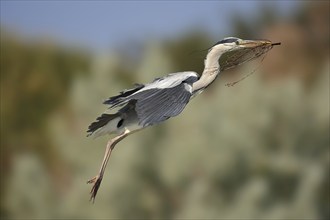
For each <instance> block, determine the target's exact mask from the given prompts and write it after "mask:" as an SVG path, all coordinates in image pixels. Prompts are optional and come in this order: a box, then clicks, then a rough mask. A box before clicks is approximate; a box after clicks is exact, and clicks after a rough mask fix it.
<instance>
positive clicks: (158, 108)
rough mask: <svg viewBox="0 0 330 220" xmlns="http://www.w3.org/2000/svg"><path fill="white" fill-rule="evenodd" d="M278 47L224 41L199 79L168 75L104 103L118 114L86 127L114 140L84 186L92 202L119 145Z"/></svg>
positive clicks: (104, 116) (263, 42)
mask: <svg viewBox="0 0 330 220" xmlns="http://www.w3.org/2000/svg"><path fill="white" fill-rule="evenodd" d="M280 44H281V43H272V42H271V41H269V40H242V39H239V38H236V37H228V38H224V39H223V40H221V41H219V42H217V43H216V44H214V45H213V46H212V47H211V48H210V49H209V50H208V53H207V55H206V58H205V60H204V71H203V73H202V75H201V76H199V75H198V74H197V73H195V72H192V71H187V72H178V73H171V74H168V75H166V76H164V77H161V78H156V79H155V80H154V81H152V82H151V83H148V84H136V85H135V87H134V88H132V89H128V90H124V91H122V92H120V94H119V95H116V96H113V97H110V98H109V99H107V100H105V101H104V104H106V105H108V106H109V109H117V111H116V112H115V113H113V114H108V113H104V114H102V115H101V116H99V117H98V118H97V119H96V121H95V122H93V123H92V124H91V125H90V126H89V127H88V131H87V132H88V136H92V137H94V138H95V137H99V136H102V135H106V134H115V136H114V137H113V138H111V139H110V140H109V141H108V143H107V146H106V151H105V154H104V158H103V161H102V164H101V167H100V170H99V173H98V174H97V175H96V176H95V177H93V178H92V179H90V180H88V182H87V183H89V184H93V187H92V189H91V192H90V193H91V197H90V199H91V201H93V202H94V201H95V197H96V194H97V192H98V189H99V187H100V185H101V182H102V179H103V175H104V171H105V168H106V166H107V163H108V161H109V158H110V155H111V152H112V151H113V149H114V147H115V146H116V144H117V143H118V142H120V141H121V140H123V139H124V138H125V137H127V136H128V135H130V134H132V133H134V132H137V131H139V130H142V129H144V128H146V127H149V126H152V125H155V124H159V123H161V122H163V121H165V120H167V119H169V118H171V117H175V116H177V115H179V114H180V113H181V112H182V111H183V109H184V108H185V107H186V105H187V104H188V102H189V101H190V100H191V99H192V98H193V97H195V96H196V95H198V94H200V93H201V92H202V91H204V90H205V89H206V88H207V87H208V86H209V85H211V84H212V82H214V80H215V79H216V78H217V76H218V75H219V73H220V72H221V71H224V70H227V69H230V68H233V67H236V66H238V65H241V64H243V63H245V62H248V61H250V60H253V59H255V58H257V57H260V56H262V55H263V54H266V53H267V52H268V51H269V50H270V49H272V48H273V46H275V45H280ZM223 57H224V58H225V59H222V58H223ZM220 58H221V60H223V61H220Z"/></svg>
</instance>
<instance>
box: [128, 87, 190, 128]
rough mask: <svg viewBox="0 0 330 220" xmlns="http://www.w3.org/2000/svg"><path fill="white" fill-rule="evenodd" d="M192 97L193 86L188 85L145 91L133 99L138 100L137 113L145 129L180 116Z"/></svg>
mask: <svg viewBox="0 0 330 220" xmlns="http://www.w3.org/2000/svg"><path fill="white" fill-rule="evenodd" d="M187 89H188V90H187ZM191 95H192V94H191V85H189V84H187V83H182V84H180V85H178V86H175V87H172V88H165V89H150V90H145V91H142V92H140V93H138V94H136V96H135V97H134V96H133V97H132V99H136V100H137V101H136V104H135V111H136V113H137V116H138V118H139V124H140V125H142V126H143V127H145V126H149V125H154V124H157V123H160V122H162V121H165V120H166V119H168V118H170V117H174V116H176V115H178V114H180V113H181V112H182V110H183V109H184V107H185V106H186V105H187V103H188V102H189V100H190V97H191Z"/></svg>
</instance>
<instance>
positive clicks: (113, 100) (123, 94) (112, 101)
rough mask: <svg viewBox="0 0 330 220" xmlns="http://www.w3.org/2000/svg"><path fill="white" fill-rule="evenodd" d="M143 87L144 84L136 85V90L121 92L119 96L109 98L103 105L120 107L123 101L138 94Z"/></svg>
mask: <svg viewBox="0 0 330 220" xmlns="http://www.w3.org/2000/svg"><path fill="white" fill-rule="evenodd" d="M143 87H144V85H143V84H135V87H134V88H132V89H127V90H124V91H122V92H120V94H119V95H116V96H112V97H110V98H108V99H107V100H105V101H104V102H103V104H107V105H111V108H112V107H116V106H118V105H120V103H121V102H122V101H123V100H126V99H127V97H128V96H130V95H132V94H134V93H136V92H137V91H139V90H140V89H142V88H143ZM124 104H125V103H124Z"/></svg>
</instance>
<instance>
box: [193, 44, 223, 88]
mask: <svg viewBox="0 0 330 220" xmlns="http://www.w3.org/2000/svg"><path fill="white" fill-rule="evenodd" d="M221 55H222V52H221V51H216V50H211V51H210V52H209V53H208V54H207V56H206V58H205V61H204V71H203V74H202V76H201V77H200V79H199V80H198V81H196V82H195V83H194V84H193V92H194V91H202V90H204V89H205V88H206V87H207V86H209V85H210V84H211V83H212V82H213V81H214V80H215V78H216V77H217V76H218V74H219V72H220V65H219V59H220V56H221Z"/></svg>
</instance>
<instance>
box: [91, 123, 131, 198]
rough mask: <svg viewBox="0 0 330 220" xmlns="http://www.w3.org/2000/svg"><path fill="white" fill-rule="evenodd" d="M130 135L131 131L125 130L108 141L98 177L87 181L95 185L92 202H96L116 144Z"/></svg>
mask: <svg viewBox="0 0 330 220" xmlns="http://www.w3.org/2000/svg"><path fill="white" fill-rule="evenodd" d="M129 134H130V131H129V130H127V129H125V131H124V132H123V133H121V134H120V135H118V136H116V137H114V138H112V139H110V140H109V141H108V143H107V148H106V150H105V153H104V158H103V161H102V165H101V168H100V171H99V173H98V175H97V176H95V177H93V178H92V179H90V180H88V181H87V183H89V184H92V183H93V184H94V185H93V187H92V189H91V192H90V193H91V198H90V200H91V201H93V202H94V200H95V197H96V194H97V191H98V189H99V187H100V185H101V182H102V179H103V175H104V171H105V168H106V166H107V164H108V161H109V158H110V155H111V152H112V150H113V149H114V148H115V146H116V144H118V143H119V142H120V141H121V140H123V139H124V138H125V137H127V136H128V135H129Z"/></svg>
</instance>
